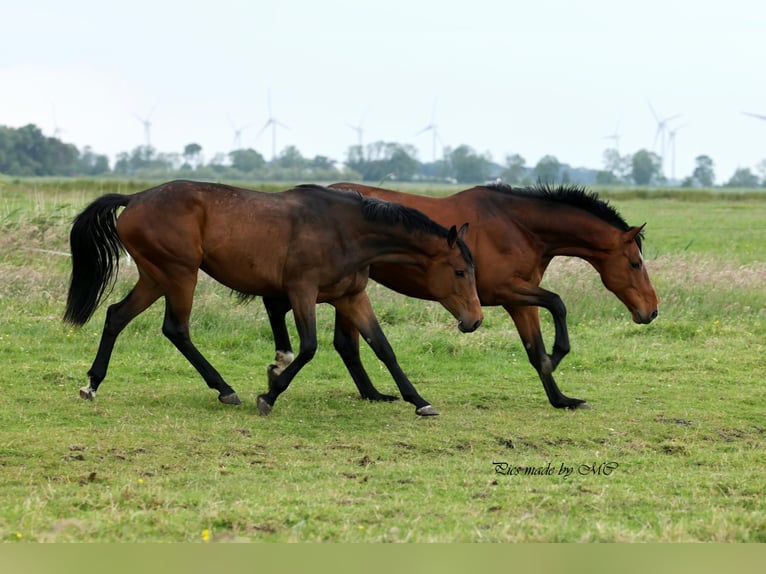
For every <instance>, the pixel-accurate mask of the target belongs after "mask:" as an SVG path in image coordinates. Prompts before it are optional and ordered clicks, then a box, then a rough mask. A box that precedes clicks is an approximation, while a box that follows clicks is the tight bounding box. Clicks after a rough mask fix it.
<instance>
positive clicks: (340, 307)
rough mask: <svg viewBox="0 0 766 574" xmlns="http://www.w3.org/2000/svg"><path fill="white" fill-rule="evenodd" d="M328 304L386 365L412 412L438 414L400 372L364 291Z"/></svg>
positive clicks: (427, 414)
mask: <svg viewBox="0 0 766 574" xmlns="http://www.w3.org/2000/svg"><path fill="white" fill-rule="evenodd" d="M332 305H333V306H334V307H335V308H336V310H337V311H338V313H340V314H341V315H343V316H344V317H345V318H346V320H347V321H348V322H349V324H351V325H353V326H354V327H355V328H356V329H358V330H359V332H360V333H361V335H362V337H364V340H365V341H367V343H368V344H369V345H370V347H371V348H372V350H373V351H374V352H375V355H376V356H377V357H378V359H380V360H381V361H382V362H383V364H385V365H386V368H388V370H389V372H390V373H391V375H392V376H393V378H394V381H395V382H396V386H397V387H398V388H399V392H400V393H401V395H402V398H403V399H404V400H405V401H407V402H408V403H412V404H413V405H415V413H416V414H418V415H421V416H432V415H438V414H439V412H438V411H437V410H436V409H435V408H434V407H432V406H431V405H430V404H429V403H428V401H426V400H425V399H424V398H423V397H421V396H420V395H419V394H418V392H417V390H415V387H414V386H413V385H412V383H411V382H410V380H409V379H408V378H407V375H405V374H404V371H402V369H401V367H400V366H399V363H398V362H397V360H396V355H395V354H394V350H393V349H392V348H391V345H390V344H389V342H388V340H387V339H386V336H385V335H384V334H383V330H382V329H381V328H380V324H379V323H378V319H377V317H375V313H374V311H373V310H372V305H371V304H370V300H369V298H368V297H367V293H366V292H365V291H361V292H359V293H356V294H354V295H349V296H346V297H343V298H341V299H337V300H335V301H333V302H332ZM336 317H337V315H336Z"/></svg>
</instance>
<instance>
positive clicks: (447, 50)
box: [0, 0, 766, 183]
mask: <svg viewBox="0 0 766 574" xmlns="http://www.w3.org/2000/svg"><path fill="white" fill-rule="evenodd" d="M2 21H3V30H2V33H0V125H6V126H11V127H20V126H23V125H25V124H28V123H34V124H37V125H38V126H39V127H40V128H41V129H42V130H43V131H44V132H45V133H46V134H48V135H53V134H54V131H55V130H58V134H59V137H61V138H62V139H63V140H64V141H67V142H71V143H74V144H75V145H76V146H77V147H78V148H80V149H82V148H83V147H84V146H86V145H90V146H91V147H92V148H93V150H94V151H96V152H98V153H104V154H108V155H109V156H110V157H111V158H113V157H114V155H115V154H117V153H119V152H121V151H129V150H132V149H133V148H135V147H136V146H138V145H143V144H144V142H145V132H144V123H143V122H142V119H147V118H148V119H149V121H150V123H151V130H150V138H151V139H150V142H151V145H152V146H154V147H155V148H156V149H158V150H159V151H163V152H181V151H182V150H183V148H184V146H185V145H186V144H188V143H192V142H195V143H198V144H200V145H201V146H202V148H203V154H204V156H205V158H206V159H207V160H209V159H210V158H211V157H212V156H213V155H215V154H216V153H218V152H223V153H227V152H229V151H230V150H231V149H232V147H233V144H234V142H235V130H236V129H240V128H243V129H242V131H241V134H240V137H241V145H242V147H254V148H255V149H257V150H258V151H259V152H261V153H262V154H263V155H264V156H265V157H266V158H267V159H269V158H270V157H271V152H272V149H271V148H272V137H271V136H272V134H271V131H270V130H266V131H265V132H264V133H261V135H260V137H258V134H259V132H260V131H261V129H262V127H263V126H264V124H265V123H266V122H267V120H268V119H269V109H268V100H269V94H270V95H271V97H270V100H271V113H272V117H274V118H275V119H277V120H279V121H280V122H282V124H284V126H286V127H284V128H282V127H279V128H278V129H277V138H276V147H277V152H279V151H280V150H281V149H283V148H284V146H287V145H294V146H296V147H297V148H298V149H299V150H300V152H301V153H302V154H303V155H304V156H305V157H313V156H315V155H325V156H329V157H331V158H333V159H336V160H341V161H342V160H344V159H345V157H346V151H347V149H348V147H349V146H350V145H353V144H355V143H357V141H358V140H357V131H356V130H354V129H353V128H352V126H360V125H361V127H362V128H363V141H364V143H365V144H366V143H369V142H372V141H378V140H384V141H388V142H399V143H404V144H412V145H414V146H415V147H416V148H417V150H418V159H419V160H421V161H431V160H432V156H433V152H432V143H433V142H432V133H433V132H432V131H426V132H425V133H421V134H419V135H416V134H418V132H419V131H421V130H422V129H423V128H425V127H427V126H428V125H430V124H431V123H432V119H433V123H434V124H435V125H436V128H437V133H438V136H439V144H438V145H437V155H441V148H442V146H449V147H452V148H454V147H457V146H458V145H462V144H466V145H469V146H471V147H472V148H473V149H474V150H476V151H477V152H479V153H489V154H490V155H491V157H492V159H493V160H494V161H497V162H499V163H503V162H504V160H505V157H506V156H507V155H509V154H513V153H518V154H520V155H521V156H523V157H524V158H525V159H526V162H527V165H528V166H534V165H535V164H536V163H537V161H538V160H539V159H540V158H541V157H542V156H543V155H546V154H550V155H553V156H555V157H556V158H557V159H558V160H559V161H561V162H565V163H569V164H572V165H574V166H586V167H592V168H602V167H603V165H604V164H603V152H604V150H605V149H606V148H607V147H613V146H614V143H615V140H613V139H610V136H613V135H614V134H618V135H619V150H620V153H621V154H627V153H634V152H636V151H638V150H639V149H642V148H645V149H649V150H652V149H654V151H656V152H657V153H661V149H662V146H661V139H662V138H656V142H655V136H656V131H657V123H656V120H655V118H654V116H653V114H652V111H651V109H650V105H651V107H652V108H654V110H655V111H656V113H657V115H658V116H659V117H660V119H662V118H666V117H669V116H674V115H676V114H681V116H680V117H678V118H676V119H674V120H673V121H671V122H669V126H670V129H676V130H677V133H676V135H675V149H676V160H675V174H676V176H677V177H679V178H680V177H683V176H685V175H689V174H690V173H691V171H692V170H693V168H694V158H695V157H697V156H698V155H701V154H706V155H709V156H710V157H711V158H712V159H713V161H714V164H715V171H716V181H717V182H718V183H722V182H724V181H725V180H727V179H728V178H729V177H730V176H731V175H732V173H733V172H734V170H735V169H736V168H737V167H749V168H751V169H753V170H755V166H756V165H757V164H758V163H759V162H760V161H761V160H763V159H764V158H766V121H764V120H759V119H756V118H753V117H749V116H746V115H745V114H743V112H753V113H757V114H762V115H764V116H766V71H764V68H766V66H764V55H766V4H765V3H763V2H756V1H754V0H753V1H747V2H746V1H743V0H728V1H726V2H720V1H716V2H713V1H708V0H696V1H686V0H683V1H673V0H642V1H640V2H626V1H617V0H571V1H564V0H560V1H555V0H535V1H532V0H493V1H481V0H472V1H470V2H469V1H466V0H458V1H453V0H386V1H385V2H381V1H380V0H377V1H374V2H368V1H366V0H347V1H340V0H268V1H264V0H242V1H240V0H217V1H215V2H204V3H202V2H190V1H189V0H185V1H183V2H181V1H162V0H152V1H147V0H131V1H129V2H103V1H95V0H67V1H66V2H62V1H60V0H25V1H24V2H10V1H9V0H3V6H2ZM432 114H433V115H432ZM665 148H666V153H665V156H666V164H665V173H666V174H667V175H668V176H671V175H672V171H673V161H672V146H671V145H670V133H669V131H668V133H667V135H666V146H665Z"/></svg>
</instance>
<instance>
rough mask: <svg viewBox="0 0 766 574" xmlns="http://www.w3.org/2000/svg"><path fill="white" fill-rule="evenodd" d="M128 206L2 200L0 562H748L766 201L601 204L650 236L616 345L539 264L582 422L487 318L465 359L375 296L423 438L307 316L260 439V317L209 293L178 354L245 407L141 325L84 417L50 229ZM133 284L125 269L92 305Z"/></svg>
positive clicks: (75, 191)
mask: <svg viewBox="0 0 766 574" xmlns="http://www.w3.org/2000/svg"><path fill="white" fill-rule="evenodd" d="M141 187H142V186H139V185H137V184H134V185H131V184H129V183H126V182H106V183H99V182H82V181H80V182H65V183H56V182H31V181H30V182H26V181H20V182H4V183H0V233H1V235H0V359H1V362H0V365H2V369H1V370H0V427H1V428H2V432H1V433H0V478H1V479H2V484H3V488H2V489H0V540H4V541H9V542H10V541H21V542H24V541H36V542H47V541H55V542H68V541H95V542H107V541H193V542H197V541H198V542H207V541H210V542H213V541H222V542H223V541H279V542H283V541H336V542H356V541H364V542H366V541H391V542H405V541H407V542H429V541H440V542H452V541H462V542H484V541H488V542H531V541H549V542H556V541H572V542H578V541H583V542H593V541H620V542H638V541H641V542H645V541H663V542H675V541H741V542H766V506H765V505H764V501H763V491H764V488H765V487H766V480H764V473H763V469H764V468H766V454H764V452H765V449H764V442H765V439H766V436H765V434H766V420H765V416H766V391H764V384H763V381H764V378H765V377H766V368H765V367H764V361H763V355H764V351H765V350H766V349H764V347H765V346H766V345H765V343H766V297H764V294H763V293H764V290H763V286H764V284H766V259H764V245H766V194H763V193H760V194H759V193H747V194H746V193H730V194H725V193H724V194H716V193H707V192H676V193H674V194H671V193H663V192H660V191H658V192H657V193H644V192H640V193H633V192H618V191H609V190H604V192H603V193H604V195H605V196H608V197H610V198H611V201H612V203H613V204H614V205H615V206H616V207H617V208H618V210H619V211H620V212H621V213H622V214H623V215H624V216H625V218H626V219H627V220H628V221H629V222H631V223H634V224H640V223H643V222H644V221H646V222H648V225H647V239H646V243H645V255H646V258H647V266H648V268H649V272H650V275H651V277H652V280H653V283H654V285H655V287H656V289H657V292H658V295H659V297H660V316H659V318H658V319H657V320H656V321H655V322H654V323H652V324H651V325H648V326H638V325H635V324H633V323H632V322H631V320H630V316H629V314H628V312H627V310H626V309H625V308H624V307H622V305H621V304H620V303H619V301H617V299H616V298H615V297H614V296H612V295H611V294H610V293H608V292H607V291H605V289H604V288H603V287H602V285H601V283H600V280H599V278H598V276H597V275H596V274H595V272H594V271H592V269H590V268H589V267H587V266H586V265H585V264H583V263H582V262H579V261H576V260H559V261H556V262H554V265H553V266H552V268H551V269H550V271H549V273H548V274H547V275H546V279H545V282H544V285H545V286H546V287H547V288H549V289H552V290H554V291H556V292H558V293H559V294H560V295H561V296H562V298H563V299H564V301H565V303H566V304H567V307H568V310H569V315H568V317H569V327H570V337H571V340H572V352H571V354H570V355H569V356H568V357H567V358H565V359H564V361H563V362H562V364H561V365H560V367H559V369H558V370H557V380H558V383H559V385H560V387H561V389H562V391H563V392H564V393H566V394H568V395H570V396H575V397H579V398H584V399H587V400H588V402H589V403H590V404H591V406H592V407H593V409H592V410H590V411H577V412H565V411H557V410H554V409H552V408H551V407H550V406H549V404H548V401H547V399H546V398H545V394H544V392H543V389H542V385H541V384H540V382H539V380H538V379H537V376H536V374H535V372H534V370H533V368H532V367H531V366H530V365H529V364H528V362H527V359H526V355H525V353H524V350H523V349H522V347H521V345H520V343H519V339H518V336H517V334H516V332H515V329H514V328H513V324H512V323H511V321H510V319H509V318H508V317H507V316H506V315H505V313H504V312H503V311H502V310H500V309H495V308H487V309H485V323H484V325H483V326H482V328H481V329H479V330H478V331H477V332H475V333H472V334H466V335H463V334H460V333H458V331H457V329H456V328H455V325H454V320H453V319H452V318H451V316H449V314H448V313H447V312H446V311H445V310H443V309H442V308H441V307H438V306H436V305H433V304H428V303H424V302H421V301H415V300H410V299H405V298H403V297H401V296H400V295H397V294H393V293H391V292H389V291H387V290H385V289H384V288H382V287H379V286H377V285H371V286H370V294H371V298H372V300H373V304H374V306H375V308H376V311H377V313H378V316H379V318H380V319H381V322H382V324H383V327H384V330H385V331H386V334H387V335H388V337H389V340H390V341H391V343H392V346H393V347H394V349H395V350H396V352H397V356H398V358H399V362H400V364H401V365H402V367H403V368H404V370H405V372H407V374H408V375H409V377H410V378H411V380H412V381H413V382H414V383H415V385H416V386H417V387H418V390H419V391H420V393H421V394H422V395H423V396H424V397H425V398H426V399H428V400H429V401H431V402H432V403H433V404H434V406H435V407H437V408H438V409H439V411H440V412H441V413H442V414H441V416H439V417H435V418H428V419H419V418H417V417H416V416H415V415H414V409H413V408H412V406H411V405H409V404H407V403H403V402H401V401H399V402H397V403H393V404H372V403H366V402H363V401H361V400H359V399H358V398H357V394H356V390H355V387H354V386H353V383H352V382H351V380H350V378H349V377H348V375H347V373H346V371H345V369H344V367H343V365H342V363H341V361H340V359H339V358H338V357H337V356H336V355H335V353H334V351H333V349H332V313H331V309H330V308H329V307H327V306H321V307H320V309H319V335H320V340H319V345H320V348H319V351H318V353H317V355H316V357H315V359H314V361H313V362H311V363H310V364H309V365H308V366H307V367H306V368H304V370H303V371H302V372H301V373H300V374H299V375H298V377H297V378H296V379H295V381H294V382H293V384H292V385H291V387H290V389H289V390H288V391H287V392H286V393H285V394H284V395H283V396H282V397H281V398H280V400H279V401H278V402H277V404H276V406H275V409H274V412H273V413H272V414H271V415H270V416H269V417H261V416H258V414H257V413H258V411H257V408H256V406H255V398H256V396H257V395H258V394H259V393H261V392H263V391H264V389H265V385H266V377H265V366H266V365H267V364H268V363H269V362H270V361H271V359H272V356H273V344H272V342H271V337H270V332H269V329H268V324H267V321H266V315H265V312H264V310H263V308H262V305H261V303H260V301H254V302H251V303H250V304H247V305H241V304H238V303H237V302H236V299H234V298H232V297H231V296H230V294H229V292H228V291H227V290H226V289H225V288H223V287H221V286H219V285H217V284H214V283H213V282H211V281H209V280H203V281H202V282H201V283H200V286H199V288H198V295H197V299H196V302H195V311H194V313H193V316H192V335H193V337H194V339H195V342H196V344H197V346H198V347H199V348H200V350H201V351H202V352H203V353H205V355H206V356H207V357H208V359H209V360H210V361H211V362H212V363H213V364H214V365H215V366H216V367H217V368H218V369H219V370H220V371H221V373H222V374H223V375H224V377H225V378H226V379H227V380H228V382H229V383H230V384H231V385H232V386H233V387H234V388H235V389H236V390H237V392H238V394H239V396H240V397H241V398H242V399H243V401H244V403H243V405H241V406H239V407H229V406H224V405H221V404H219V403H218V401H217V400H216V394H215V393H214V392H212V391H210V390H209V389H208V388H207V387H206V386H205V384H204V382H203V381H202V380H201V378H200V377H199V376H198V375H197V373H196V372H195V371H194V370H193V368H192V367H191V366H190V365H189V364H188V363H187V362H186V361H185V360H184V359H183V357H181V355H180V354H179V353H178V352H177V351H176V350H175V349H174V348H173V347H172V345H171V343H170V342H169V341H167V340H166V339H164V338H163V337H162V335H161V333H160V325H161V320H162V306H161V305H159V304H157V305H155V306H154V307H153V308H151V309H150V310H149V311H147V312H146V313H144V314H143V315H141V316H140V317H139V318H138V319H136V321H135V322H134V323H132V324H131V325H130V327H129V328H128V329H127V330H126V331H125V332H124V333H123V335H122V336H121V338H120V339H119V341H118V344H117V348H116V350H115V354H114V357H113V360H112V363H111V367H110V372H109V376H108V377H107V379H106V381H105V382H104V384H103V385H102V386H101V388H100V390H99V396H98V397H97V398H96V400H95V401H93V402H86V401H82V400H81V399H80V398H79V397H78V392H77V390H78V389H79V387H81V386H82V385H84V384H85V383H86V377H85V373H86V371H87V370H88V368H89V366H90V363H91V361H92V360H93V357H94V354H95V351H96V345H97V343H98V338H99V336H100V331H101V328H102V326H103V317H104V308H102V309H100V310H99V311H98V312H97V314H96V316H95V317H94V319H93V320H91V322H89V323H88V324H86V325H85V327H83V328H82V329H79V330H74V329H71V328H69V327H67V326H65V325H63V324H62V322H61V320H60V317H61V315H62V313H63V307H64V301H65V298H66V288H67V281H68V274H69V259H68V257H66V255H62V253H65V252H66V251H67V250H68V246H67V237H68V231H69V225H70V222H71V218H72V216H73V215H74V214H75V213H77V211H79V209H81V208H82V207H83V206H84V205H85V204H86V203H87V201H89V200H90V199H92V198H94V197H95V196H97V195H99V194H101V193H105V192H108V191H117V190H119V191H135V190H137V189H140V188H141ZM134 277H135V268H132V267H125V266H123V267H122V269H121V276H120V280H119V282H118V285H117V287H116V289H115V293H114V294H113V295H112V297H111V298H110V299H109V302H110V303H111V302H114V301H116V300H117V298H118V297H119V296H121V295H122V294H123V293H124V292H125V291H126V290H127V289H128V288H129V287H130V286H131V284H132V283H131V281H132V279H134ZM542 315H543V319H544V321H545V330H546V338H547V340H548V342H549V343H550V342H551V338H552V325H551V324H550V321H549V320H548V319H549V317H548V316H547V315H546V314H545V313H543V314H542ZM363 359H364V361H365V364H366V365H367V368H368V371H369V372H370V373H371V376H372V378H373V380H374V382H375V383H376V384H377V386H378V387H379V388H380V389H381V390H382V391H384V392H389V393H395V387H394V385H393V382H392V380H391V378H390V376H389V375H388V373H387V372H386V371H385V369H383V367H382V365H380V363H378V362H377V361H376V360H375V358H374V356H373V355H372V353H371V352H370V351H369V349H368V348H366V347H365V348H363ZM501 463H502V464H501ZM498 470H502V471H505V472H503V473H499V472H497V471H498ZM567 473H569V474H567Z"/></svg>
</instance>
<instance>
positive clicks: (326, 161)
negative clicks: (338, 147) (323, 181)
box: [309, 155, 337, 170]
mask: <svg viewBox="0 0 766 574" xmlns="http://www.w3.org/2000/svg"><path fill="white" fill-rule="evenodd" d="M336 163H337V162H336V161H335V160H334V159H330V158H329V157H327V156H324V155H317V156H314V159H312V160H311V161H310V162H309V167H311V168H312V169H330V170H331V169H335V164H336Z"/></svg>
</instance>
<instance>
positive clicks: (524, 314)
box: [267, 183, 658, 409]
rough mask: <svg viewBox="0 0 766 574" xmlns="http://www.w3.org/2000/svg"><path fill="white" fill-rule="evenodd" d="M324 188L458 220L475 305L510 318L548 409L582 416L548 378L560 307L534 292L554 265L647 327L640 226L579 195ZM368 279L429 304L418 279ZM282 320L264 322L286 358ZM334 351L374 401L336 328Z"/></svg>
mask: <svg viewBox="0 0 766 574" xmlns="http://www.w3.org/2000/svg"><path fill="white" fill-rule="evenodd" d="M331 187H334V188H337V189H347V190H354V191H358V192H359V193H361V194H363V195H365V196H368V197H376V198H379V199H384V200H386V201H395V202H397V203H400V204H403V205H407V206H409V207H414V208H416V209H418V210H420V211H422V212H423V213H425V214H427V215H428V216H429V217H431V218H433V219H434V220H435V221H438V222H442V223H444V222H445V221H452V220H454V219H456V218H458V217H459V218H460V220H467V221H468V222H469V223H470V227H469V230H468V233H467V234H466V237H465V240H466V243H467V244H468V246H469V248H470V249H471V252H472V253H473V256H474V260H475V263H476V287H477V290H478V292H479V299H480V300H481V303H482V305H487V306H495V305H501V306H502V307H503V308H505V310H506V311H507V312H508V313H509V314H510V315H511V318H512V319H513V322H514V323H515V325H516V329H517V330H518V332H519V335H520V337H521V341H522V343H523V345H524V349H525V350H526V352H527V356H528V358H529V361H530V363H531V364H532V365H533V366H534V368H535V369H536V370H537V373H538V375H539V377H540V380H541V381H542V383H543V387H544V389H545V392H546V394H547V396H548V400H549V401H550V403H551V405H553V406H554V407H556V408H570V409H571V408H589V406H588V404H587V403H586V402H585V401H584V400H582V399H576V398H571V397H567V396H566V395H564V394H563V393H562V392H561V391H560V390H559V387H558V385H557V384H556V381H555V379H554V378H553V372H554V370H555V369H556V367H557V366H558V364H559V362H560V361H561V360H562V359H563V358H564V357H565V356H566V355H567V353H569V350H570V345H569V334H568V330H567V323H566V307H565V305H564V303H563V301H562V300H561V297H559V296H558V295H557V294H556V293H553V292H551V291H548V290H546V289H543V288H542V287H540V282H541V280H542V278H543V274H544V273H545V270H546V269H547V267H548V265H549V263H550V262H551V260H552V259H553V258H554V257H557V256H572V257H579V258H581V259H584V260H585V261H587V262H588V263H590V264H591V265H592V266H593V267H594V268H595V269H596V271H597V272H598V273H599V275H600V276H601V280H602V282H603V284H604V285H605V286H606V288H607V289H609V290H610V291H612V292H613V293H614V294H615V295H616V296H617V297H618V298H619V299H620V301H622V302H623V304H624V305H625V306H626V307H627V308H628V310H629V311H630V313H631V316H632V318H633V321H635V322H636V323H640V324H646V323H650V322H651V321H652V320H654V319H655V318H656V317H657V313H658V299H657V294H656V293H655V290H654V287H653V286H652V284H651V282H650V280H649V275H648V274H647V270H646V267H645V265H644V260H643V256H642V251H641V243H642V239H643V229H644V225H645V224H644V225H641V226H639V227H634V226H630V225H628V224H627V223H626V222H625V221H624V220H623V218H622V217H621V216H620V215H619V213H618V212H617V211H616V210H615V209H614V207H612V206H611V205H609V204H608V203H607V202H605V201H603V200H601V199H599V198H598V195H597V194H596V193H592V192H588V191H586V190H585V189H583V188H581V187H577V186H571V185H563V186H558V187H551V186H545V185H537V186H533V187H527V188H511V187H510V186H507V185H482V186H477V187H473V188H471V189H467V190H465V191H461V192H458V193H456V194H454V195H451V196H447V197H441V198H437V197H426V196H420V195H414V194H407V193H401V192H397V191H392V190H386V189H381V188H377V187H370V186H365V185H359V184H354V183H337V184H333V185H332V186H331ZM370 277H371V278H372V279H374V280H375V281H378V282H379V283H382V284H383V285H385V286H387V287H389V288H391V289H393V290H395V291H398V292H400V293H403V294H405V295H408V296H410V297H417V298H421V299H427V300H433V298H434V297H433V295H432V293H431V292H430V286H429V283H428V282H427V281H426V278H425V277H424V276H423V275H422V274H421V273H418V272H412V273H407V274H404V273H402V272H401V269H398V268H395V267H393V266H391V265H388V264H387V263H381V264H375V265H373V266H372V267H371V269H370ZM267 304H268V302H267ZM539 307H542V308H544V309H547V310H548V311H549V312H550V313H551V315H552V317H553V322H554V326H555V338H554V343H553V349H552V352H551V353H550V354H549V353H548V352H547V351H546V348H545V343H544V341H543V337H542V332H541V329H540V315H539V310H538V308H539ZM284 312H286V311H285V310H284V309H275V312H274V315H275V316H274V317H273V318H272V325H274V324H276V325H277V326H276V327H275V328H273V331H274V337H275V344H276V348H277V351H278V354H279V353H284V352H285V351H289V349H290V341H289V338H288V337H287V331H286V329H284V327H283V325H284ZM279 313H282V317H281V324H280V319H279V317H278V314H279ZM335 347H336V349H337V350H338V352H339V353H340V355H341V356H342V357H343V360H344V362H345V363H346V365H347V367H348V369H349V371H350V372H351V373H352V376H353V378H354V382H355V383H356V385H357V387H358V389H359V392H360V393H361V395H362V396H363V397H366V398H369V399H373V400H374V399H377V398H379V396H380V393H378V391H377V390H376V389H375V387H374V386H373V384H372V382H371V381H370V379H369V377H368V376H367V375H366V373H365V372H364V369H363V368H362V366H361V362H360V360H359V343H358V333H357V332H355V330H354V328H353V325H351V324H350V323H349V322H348V321H346V320H344V319H342V318H341V320H340V321H339V322H337V323H336V329H335ZM384 398H390V397H385V396H384Z"/></svg>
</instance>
